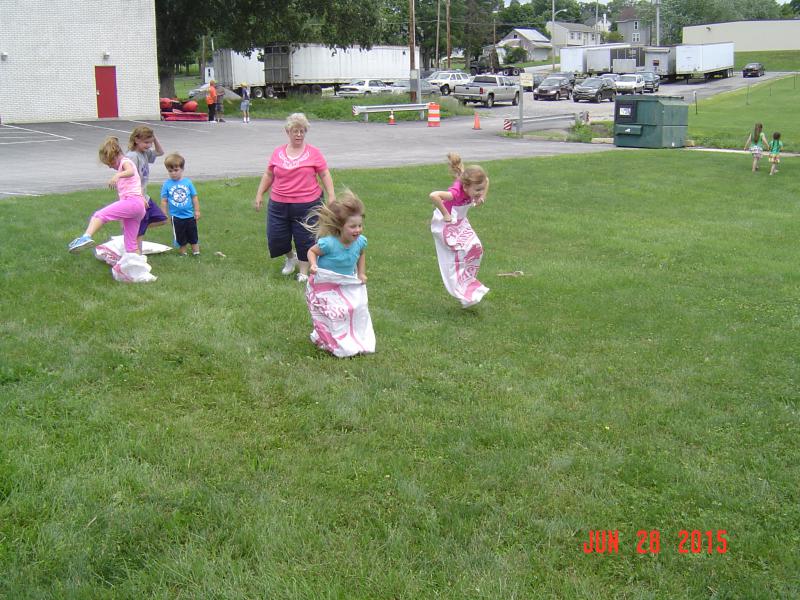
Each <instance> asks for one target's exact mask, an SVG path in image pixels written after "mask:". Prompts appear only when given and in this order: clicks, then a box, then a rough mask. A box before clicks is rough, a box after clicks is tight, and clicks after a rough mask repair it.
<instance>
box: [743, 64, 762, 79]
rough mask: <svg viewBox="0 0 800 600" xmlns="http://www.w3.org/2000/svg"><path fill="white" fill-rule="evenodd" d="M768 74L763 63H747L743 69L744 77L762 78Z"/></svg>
mask: <svg viewBox="0 0 800 600" xmlns="http://www.w3.org/2000/svg"><path fill="white" fill-rule="evenodd" d="M765 73H766V70H765V69H764V65H762V64H761V63H757V62H755V63H747V64H746V65H745V66H744V69H742V77H761V76H762V75H764V74H765Z"/></svg>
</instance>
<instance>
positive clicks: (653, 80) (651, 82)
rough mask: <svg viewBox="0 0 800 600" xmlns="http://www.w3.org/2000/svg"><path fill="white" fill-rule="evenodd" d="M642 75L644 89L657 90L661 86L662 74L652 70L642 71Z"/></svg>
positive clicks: (648, 90) (646, 90) (647, 90)
mask: <svg viewBox="0 0 800 600" xmlns="http://www.w3.org/2000/svg"><path fill="white" fill-rule="evenodd" d="M641 75H642V77H643V78H644V91H645V92H653V93H655V92H657V91H658V88H660V87H661V76H660V75H659V74H658V73H653V72H652V71H642V73H641Z"/></svg>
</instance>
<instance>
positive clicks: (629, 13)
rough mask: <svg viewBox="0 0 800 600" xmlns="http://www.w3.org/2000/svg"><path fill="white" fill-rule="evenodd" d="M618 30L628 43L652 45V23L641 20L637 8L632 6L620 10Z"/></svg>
mask: <svg viewBox="0 0 800 600" xmlns="http://www.w3.org/2000/svg"><path fill="white" fill-rule="evenodd" d="M617 31H619V32H620V34H622V40H623V41H624V42H625V43H627V44H634V45H641V46H649V45H650V23H649V22H648V21H643V20H641V19H640V18H639V17H638V15H637V14H636V9H635V8H633V7H631V6H628V7H626V8H623V9H622V10H621V11H620V13H619V18H618V19H617Z"/></svg>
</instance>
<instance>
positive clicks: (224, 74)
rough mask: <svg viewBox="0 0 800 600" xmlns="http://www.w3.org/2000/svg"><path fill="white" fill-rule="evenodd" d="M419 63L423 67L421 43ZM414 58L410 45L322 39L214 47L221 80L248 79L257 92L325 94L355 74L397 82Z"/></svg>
mask: <svg viewBox="0 0 800 600" xmlns="http://www.w3.org/2000/svg"><path fill="white" fill-rule="evenodd" d="M415 66H416V68H417V69H419V68H420V58H419V49H417V51H416V56H415ZM410 67H411V61H410V60H409V50H408V47H406V46H373V47H372V48H370V49H369V50H366V49H363V48H360V47H358V46H353V47H351V48H345V49H342V48H329V47H328V46H325V45H323V44H269V45H267V46H265V47H264V48H255V49H254V50H253V51H252V53H251V54H250V56H249V57H248V56H245V55H244V54H240V53H238V52H234V51H233V50H231V49H228V48H225V49H221V50H217V51H216V52H214V75H215V78H216V80H217V81H218V82H219V83H221V84H222V85H224V86H225V87H228V88H230V89H233V90H237V91H238V90H239V89H240V88H241V85H242V84H243V83H247V84H248V85H249V86H250V88H251V94H252V96H253V97H255V98H261V97H264V96H267V97H272V96H275V95H277V94H285V93H287V92H292V91H294V92H299V93H302V94H321V93H322V88H323V87H330V86H334V87H337V86H339V85H341V84H344V83H349V82H350V81H352V80H353V79H360V78H371V79H383V80H384V81H386V82H393V81H395V80H397V79H409V71H410Z"/></svg>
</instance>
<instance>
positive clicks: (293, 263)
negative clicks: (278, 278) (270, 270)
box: [281, 254, 297, 275]
mask: <svg viewBox="0 0 800 600" xmlns="http://www.w3.org/2000/svg"><path fill="white" fill-rule="evenodd" d="M295 267H297V256H296V255H294V254H292V255H291V256H287V257H286V262H284V263H283V268H282V269H281V275H291V274H292V273H294V270H295Z"/></svg>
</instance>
